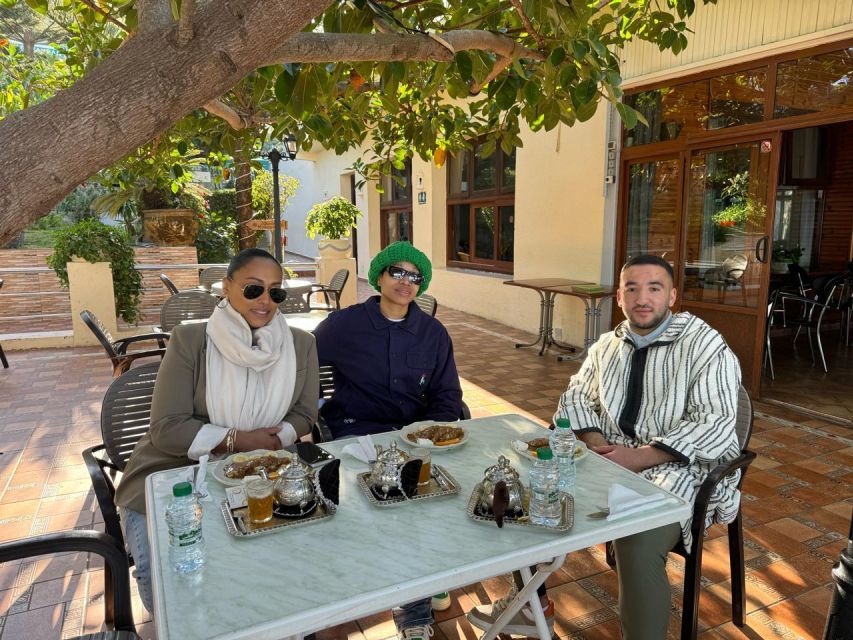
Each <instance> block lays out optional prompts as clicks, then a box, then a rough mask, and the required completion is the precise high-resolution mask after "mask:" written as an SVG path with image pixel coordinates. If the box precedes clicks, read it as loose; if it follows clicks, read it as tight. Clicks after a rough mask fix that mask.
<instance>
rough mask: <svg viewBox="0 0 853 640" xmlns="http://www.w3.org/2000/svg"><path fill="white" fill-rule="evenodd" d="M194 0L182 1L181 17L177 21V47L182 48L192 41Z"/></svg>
mask: <svg viewBox="0 0 853 640" xmlns="http://www.w3.org/2000/svg"><path fill="white" fill-rule="evenodd" d="M194 15H195V0H182V2H181V16H180V18H179V19H178V46H181V47H183V46H184V45H186V44H187V43H188V42H189V41H190V40H192V39H193V16H194Z"/></svg>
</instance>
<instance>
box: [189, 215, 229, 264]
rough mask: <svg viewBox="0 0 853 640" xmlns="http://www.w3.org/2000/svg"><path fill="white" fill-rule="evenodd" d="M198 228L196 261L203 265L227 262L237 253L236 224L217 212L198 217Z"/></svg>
mask: <svg viewBox="0 0 853 640" xmlns="http://www.w3.org/2000/svg"><path fill="white" fill-rule="evenodd" d="M199 219H200V222H201V224H200V226H199V230H198V237H197V238H196V241H195V246H196V250H197V251H198V261H199V262H200V263H203V264H207V263H215V262H228V261H229V260H231V256H233V255H234V253H235V252H236V251H237V223H236V222H235V221H234V219H233V218H228V217H226V216H225V215H223V214H221V213H219V212H218V211H209V212H208V213H204V214H201V215H200V216H199Z"/></svg>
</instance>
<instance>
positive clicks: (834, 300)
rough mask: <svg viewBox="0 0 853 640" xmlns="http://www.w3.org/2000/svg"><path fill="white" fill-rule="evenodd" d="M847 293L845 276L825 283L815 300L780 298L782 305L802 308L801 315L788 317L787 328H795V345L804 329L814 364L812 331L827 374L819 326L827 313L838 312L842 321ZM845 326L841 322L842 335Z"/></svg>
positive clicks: (848, 296) (786, 296)
mask: <svg viewBox="0 0 853 640" xmlns="http://www.w3.org/2000/svg"><path fill="white" fill-rule="evenodd" d="M847 291H848V287H847V285H846V278H845V276H835V277H833V278H832V279H830V280H829V281H827V282H826V283H825V285H824V286H823V288H822V295H819V296H817V297H815V298H804V297H802V296H793V295H785V296H783V297H782V304H783V305H784V304H787V303H788V302H796V303H798V304H800V305H801V306H802V310H803V311H802V314H801V315H800V316H799V317H797V318H793V319H792V318H790V317H789V319H788V321H787V322H788V325H789V326H793V327H797V331H796V333H795V334H794V343H796V341H797V338H798V337H799V335H800V332H801V331H802V329H803V328H805V329H806V335H807V336H808V340H809V349H810V350H811V354H812V363H815V362H816V361H815V354H814V345H813V343H812V330H814V335H815V341H816V342H817V348H818V353H819V354H820V361H821V364H822V365H823V370H824V372H825V373H829V368H828V367H827V366H826V356H825V355H824V352H823V342H822V341H821V338H820V330H821V326H822V325H823V320H824V317H825V316H826V313H827V311H840V312H841V314H842V319H844V318H845V317H846V309H847V306H848V304H849V299H850V294H849V293H847ZM845 324H846V323H845V322H844V321H842V323H841V331H842V334H843V333H844V332H845ZM848 335H849V334H848Z"/></svg>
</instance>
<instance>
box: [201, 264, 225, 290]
mask: <svg viewBox="0 0 853 640" xmlns="http://www.w3.org/2000/svg"><path fill="white" fill-rule="evenodd" d="M227 275H228V267H207V268H206V269H204V270H203V271H202V272H201V274H200V275H199V277H198V282H199V286H200V287H201V288H202V289H204V290H205V291H210V285H212V284H213V283H214V282H220V281H221V280H222V279H223V278H224V277H225V276H227Z"/></svg>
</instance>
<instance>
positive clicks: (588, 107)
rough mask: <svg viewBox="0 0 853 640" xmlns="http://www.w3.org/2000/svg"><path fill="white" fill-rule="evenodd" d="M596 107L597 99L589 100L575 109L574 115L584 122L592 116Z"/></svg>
mask: <svg viewBox="0 0 853 640" xmlns="http://www.w3.org/2000/svg"><path fill="white" fill-rule="evenodd" d="M597 109H598V101H597V100H590V101H589V102H587V103H586V104H583V105H581V106H580V107H579V108H576V109H575V115H576V116H577V118H578V121H580V122H586V121H587V120H589V119H590V118H592V116H594V115H595V112H596V110H597Z"/></svg>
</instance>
